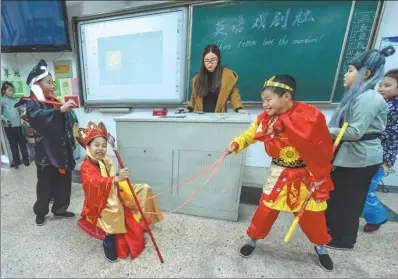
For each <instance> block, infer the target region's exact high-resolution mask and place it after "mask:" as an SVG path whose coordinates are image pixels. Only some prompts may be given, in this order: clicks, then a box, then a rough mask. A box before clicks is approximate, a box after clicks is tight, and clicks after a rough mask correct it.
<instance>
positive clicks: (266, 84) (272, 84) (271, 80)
mask: <svg viewBox="0 0 398 279" xmlns="http://www.w3.org/2000/svg"><path fill="white" fill-rule="evenodd" d="M274 79H275V76H273V77H272V78H270V79H269V80H266V81H265V82H264V86H263V87H266V86H273V87H279V88H283V89H286V90H289V91H292V92H293V91H294V89H293V88H291V87H290V86H288V85H286V84H283V83H280V82H275V81H274Z"/></svg>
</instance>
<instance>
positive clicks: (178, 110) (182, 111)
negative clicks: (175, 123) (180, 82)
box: [176, 108, 189, 113]
mask: <svg viewBox="0 0 398 279" xmlns="http://www.w3.org/2000/svg"><path fill="white" fill-rule="evenodd" d="M187 112H189V109H187V108H177V109H176V113H187Z"/></svg>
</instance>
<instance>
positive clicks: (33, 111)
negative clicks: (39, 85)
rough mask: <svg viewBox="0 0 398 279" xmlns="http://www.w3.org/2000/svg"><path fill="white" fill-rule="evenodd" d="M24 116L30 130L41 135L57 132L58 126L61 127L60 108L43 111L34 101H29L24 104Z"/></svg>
mask: <svg viewBox="0 0 398 279" xmlns="http://www.w3.org/2000/svg"><path fill="white" fill-rule="evenodd" d="M26 114H27V117H28V119H29V124H30V125H31V126H32V128H33V129H35V130H36V131H37V132H38V133H39V134H42V135H49V134H51V133H52V132H54V131H57V130H58V129H57V128H58V127H59V125H63V118H62V116H63V115H62V112H61V109H60V108H54V109H43V108H41V107H40V105H39V104H38V103H37V102H36V101H33V100H31V101H29V102H28V103H27V104H26Z"/></svg>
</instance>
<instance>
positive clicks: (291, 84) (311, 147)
mask: <svg viewBox="0 0 398 279" xmlns="http://www.w3.org/2000/svg"><path fill="white" fill-rule="evenodd" d="M295 89H296V81H295V80H294V78H293V77H291V76H288V75H279V76H274V77H272V78H270V79H269V80H267V81H266V82H265V83H264V88H263V90H262V93H261V99H262V102H263V108H264V112H263V113H261V114H260V115H258V116H257V119H256V120H255V121H254V122H253V123H252V124H251V126H250V128H249V129H248V130H247V131H246V132H244V133H242V134H241V135H240V136H238V137H237V138H235V139H234V140H233V141H232V142H231V143H230V145H229V147H228V150H227V153H238V152H240V151H242V150H243V149H245V148H247V147H248V146H249V145H251V144H253V143H255V142H257V141H260V142H263V143H264V147H265V151H266V152H267V154H268V155H269V156H270V157H272V163H271V167H270V170H269V172H268V176H267V181H266V182H265V185H264V188H263V193H262V196H261V199H260V202H259V206H258V208H257V210H256V213H255V214H254V216H253V218H252V221H251V224H250V226H249V228H248V230H247V234H248V236H249V240H248V242H247V243H246V244H245V245H243V247H242V248H241V249H240V255H241V256H242V257H249V256H250V255H251V254H252V253H253V251H254V249H255V247H256V242H257V240H259V239H263V238H265V237H266V236H267V235H268V233H269V232H270V230H271V228H272V225H273V223H274V222H275V220H276V218H277V217H278V214H279V212H280V211H286V212H292V213H293V214H295V215H296V214H297V212H298V211H299V210H300V208H301V206H302V204H303V203H304V201H305V199H306V197H307V196H308V194H309V192H310V191H311V190H312V191H313V194H312V197H311V199H309V201H308V204H307V206H306V210H305V211H304V214H303V215H302V216H301V218H300V221H299V224H300V227H301V229H302V230H303V232H304V233H305V234H306V235H307V237H308V238H309V240H310V241H311V242H312V243H314V244H315V252H316V254H317V255H318V258H319V263H320V265H321V267H322V268H324V269H325V270H327V271H332V270H333V262H332V260H331V258H330V257H329V255H328V253H327V251H326V249H325V244H327V243H329V241H330V240H331V237H330V235H329V233H328V231H327V228H326V219H325V215H324V210H325V209H326V200H327V199H328V198H329V191H331V190H333V184H332V181H331V179H330V172H331V170H332V164H331V161H332V159H333V144H332V139H331V137H330V134H329V131H328V128H327V124H326V121H325V117H324V115H323V114H322V113H321V112H320V111H319V110H318V109H317V108H315V107H313V106H311V105H307V104H304V103H300V102H294V101H293V98H294V92H295ZM312 187H313V188H312Z"/></svg>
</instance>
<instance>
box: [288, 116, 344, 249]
mask: <svg viewBox="0 0 398 279" xmlns="http://www.w3.org/2000/svg"><path fill="white" fill-rule="evenodd" d="M347 128H348V123H347V122H345V123H344V125H343V127H342V128H341V130H340V132H339V134H338V135H337V138H336V140H335V141H334V144H333V153H334V152H335V151H336V149H337V146H339V144H340V141H341V139H342V138H343V135H344V133H345V131H346V130H347ZM314 192H315V185H314V184H312V186H311V189H310V192H309V193H308V195H307V197H306V198H305V200H304V202H303V205H302V206H301V208H300V211H299V212H298V214H297V215H296V218H294V220H293V223H292V224H291V226H290V228H289V230H288V231H287V233H286V236H285V239H284V241H285V242H288V241H289V240H290V238H291V237H292V234H293V231H294V229H295V228H296V226H297V224H298V222H299V221H300V218H301V216H302V215H303V213H304V210H305V208H306V207H307V204H308V201H309V200H310V198H311V196H312V194H313V193H314Z"/></svg>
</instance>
